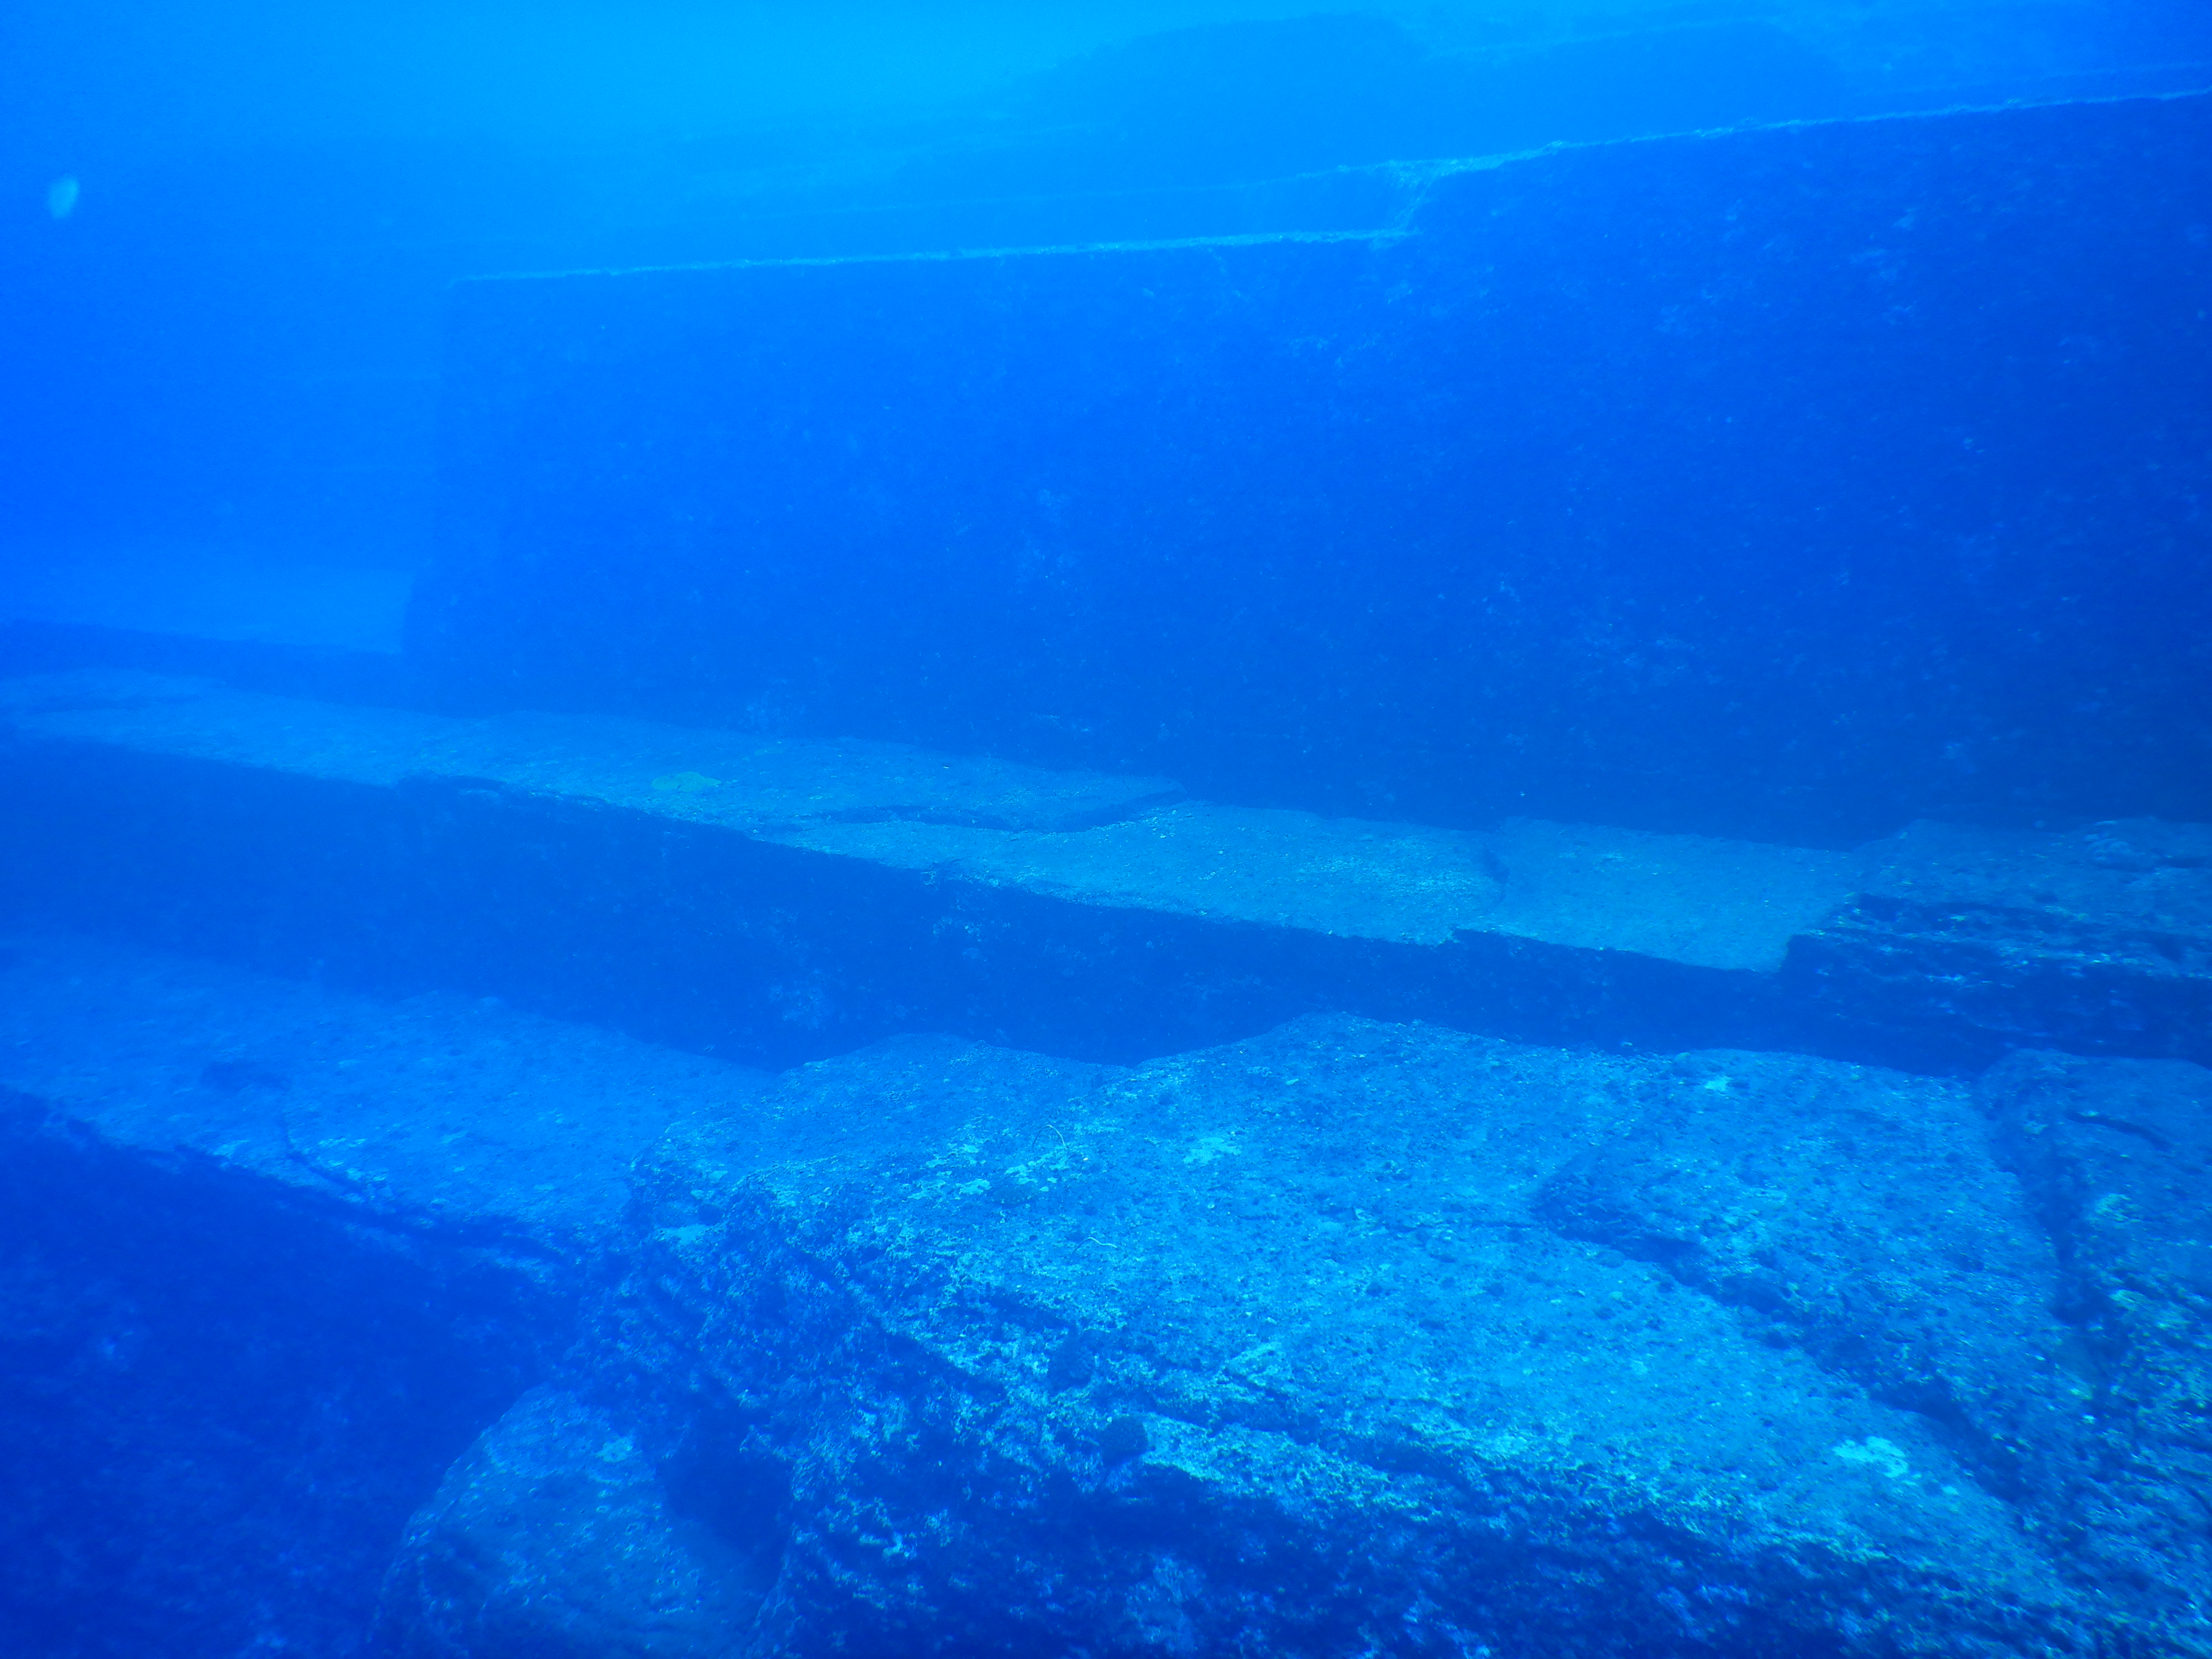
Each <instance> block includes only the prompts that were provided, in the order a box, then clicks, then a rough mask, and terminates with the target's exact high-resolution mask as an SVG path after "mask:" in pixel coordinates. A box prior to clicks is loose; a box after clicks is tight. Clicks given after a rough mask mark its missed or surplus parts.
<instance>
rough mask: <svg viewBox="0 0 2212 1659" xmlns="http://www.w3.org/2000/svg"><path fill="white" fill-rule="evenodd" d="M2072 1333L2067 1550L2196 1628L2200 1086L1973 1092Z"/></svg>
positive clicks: (2203, 1329) (2209, 1129) (2208, 1562)
mask: <svg viewBox="0 0 2212 1659" xmlns="http://www.w3.org/2000/svg"><path fill="white" fill-rule="evenodd" d="M1981 1095H1982V1098H1983V1100H1984V1104H1985V1105H1986V1106H1987V1107H1988V1108H1989V1109H1990V1111H1991V1112H1992V1113H1993V1114H1994V1115H1995V1121H1996V1127H1997V1133H1998V1145H1999V1146H2000V1149H2001V1150H2002V1153H2003V1155H2004V1157H2005V1158H2006V1160H2007V1162H2008V1164H2010V1165H2011V1166H2012V1167H2013V1168H2014V1169H2015V1170H2018V1171H2019V1173H2020V1176H2021V1182H2022V1183H2023V1185H2024V1187H2025V1188H2026V1190H2027V1196H2028V1199H2029V1200H2030V1202H2031V1203H2032V1204H2033V1206H2034V1207H2035V1210H2036V1212H2037V1214H2038V1216H2039V1218H2040V1220H2041V1222H2042V1224H2043V1225H2044V1227H2045V1230H2046V1231H2048V1233H2049V1235H2050V1237H2051V1241H2052V1243H2053V1244H2054V1246H2055V1247H2056V1249H2057V1256H2058V1261H2059V1264H2060V1285H2059V1293H2058V1296H2057V1303H2056V1305H2057V1310H2058V1312H2059V1313H2060V1315H2061V1316H2063V1318H2065V1319H2066V1320H2067V1321H2069V1323H2070V1324H2071V1325H2072V1326H2073V1327H2074V1328H2075V1330H2077V1331H2078V1332H2079V1333H2080V1336H2081V1343H2080V1349H2079V1352H2081V1355H2082V1358H2083V1359H2084V1360H2085V1361H2086V1364H2085V1365H2084V1370H2085V1372H2086V1377H2085V1381H2086V1383H2087V1389H2086V1390H2085V1392H2086V1393H2087V1399H2086V1400H2085V1401H2084V1402H2083V1403H2084V1407H2085V1418H2084V1421H2085V1425H2088V1426H2090V1427H2092V1428H2093V1444H2094V1446H2095V1449H2096V1450H2097V1452H2098V1454H2099V1455H2098V1458H2097V1462H2096V1465H2095V1467H2094V1468H2093V1470H2092V1471H2091V1472H2090V1474H2091V1479H2090V1480H2089V1481H2088V1482H2087V1483H2085V1486H2084V1488H2083V1490H2082V1492H2081V1494H2080V1498H2081V1507H2082V1509H2083V1510H2084V1523H2085V1525H2086V1526H2087V1527H2088V1528H2091V1531H2090V1534H2089V1535H2088V1536H2087V1538H2085V1539H2084V1541H2083V1547H2084V1548H2085V1549H2086V1550H2088V1551H2090V1552H2092V1553H2093V1555H2094V1556H2095V1558H2096V1559H2097V1560H2098V1561H2099V1563H2100V1567H2101V1569H2102V1570H2103V1571H2104V1572H2105V1573H2106V1574H2107V1575H2108V1576H2109V1577H2112V1578H2113V1579H2114V1580H2117V1581H2118V1582H2122V1583H2126V1582H2129V1581H2136V1582H2139V1583H2142V1584H2143V1585H2145V1586H2146V1587H2148V1588H2150V1589H2156V1590H2159V1591H2162V1592H2164V1593H2165V1594H2166V1595H2171V1596H2174V1597H2177V1598H2179V1599H2180V1600H2182V1601H2184V1602H2185V1605H2186V1606H2188V1607H2190V1608H2191V1609H2192V1610H2193V1611H2194V1612H2195V1614H2196V1617H2197V1620H2198V1621H2199V1622H2200V1623H2202V1622H2203V1620H2205V1619H2206V1618H2207V1616H2208V1613H2212V1428H2208V1424H2212V1073H2207V1072H2206V1071H2204V1070H2203V1069H2202V1068H2200V1067H2197V1066H2180V1065H2172V1064H2167V1065H2160V1064H2156V1063H2153V1062H2146V1061H2128V1060H2080V1059H2076V1058H2074V1057H2071V1056H2067V1055H2059V1054H2027V1053H2024V1054H2015V1055H2014V1056H2013V1057H2012V1058H2010V1059H2009V1060H2006V1061H2005V1062H2004V1063H2003V1064H2002V1065H2000V1066H1997V1067H1996V1069H1994V1070H1993V1071H1991V1072H1990V1073H1989V1075H1988V1076H1987V1077H1985V1078H1984V1079H1983V1080H1982V1084H1981Z"/></svg>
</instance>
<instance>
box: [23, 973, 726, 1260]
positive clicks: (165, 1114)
mask: <svg viewBox="0 0 2212 1659" xmlns="http://www.w3.org/2000/svg"><path fill="white" fill-rule="evenodd" d="M760 1080H761V1079H760V1074H759V1073H755V1072H751V1071H749V1070H747V1069H745V1068H744V1067H741V1066H732V1065H731V1064H730V1063H728V1062H727V1061H725V1060H713V1059H709V1058H707V1057H706V1056H703V1055H699V1054H686V1053H683V1052H680V1051H678V1050H673V1049H668V1048H656V1047H653V1046H652V1045H650V1044H647V1043H642V1042H636V1041H635V1040H633V1039H631V1038H629V1037H624V1036H620V1035H618V1034H617V1033H615V1032H611V1031H602V1030H593V1029H592V1028H590V1027H586V1026H578V1025H573V1024H562V1023H560V1022H557V1021H553V1020H549V1019H545V1018H540V1017H538V1016H537V1015H533V1014H530V1013H527V1012H523V1011H521V1010H519V1009H514V1008H510V1007H507V1006H503V1005H501V1004H500V1003H499V1002H498V1001H497V1000H495V999H494V1000H477V999H473V998H464V997H459V996H455V995H453V994H437V993H432V994H424V995H422V996H417V997H411V998H409V999H406V1000H402V1001H399V1002H396V1003H395V1002H388V1001H382V1000H370V999H366V998H362V997H358V996H351V995H348V994H344V993H342V992H338V991H334V990H330V989H326V988H324V987H313V986H307V985H302V984H299V983H296V982H294V981H286V980H281V979H276V978H271V977H270V976H269V975H262V974H255V973H252V972H247V971H243V970H240V969H235V968H228V967H224V966H222V965H220V964H216V963H207V962H204V961H198V960H193V959H189V958H184V957H172V956H168V955H166V954H162V953H159V952H155V951H139V950H134V949H131V948H129V947H125V946H118V945H112V944H107V943H102V942H95V941H91V940H87V939H71V938H68V937H65V936H54V935H20V936H14V937H9V936H5V935H0V1088H7V1089H10V1090H14V1091H17V1092H18V1093H19V1094H20V1095H21V1096H22V1097H26V1098H35V1099H37V1100H39V1101H40V1102H43V1103H45V1104H46V1108H47V1109H50V1110H51V1111H52V1112H54V1113H56V1114H58V1115H59V1116H60V1117H61V1118H63V1119H65V1120H66V1121H68V1122H70V1123H71V1124H74V1125H76V1126H78V1127H81V1128H82V1130H84V1131H86V1132H87V1133H92V1134H94V1135H96V1136H97V1137H99V1138H100V1139H101V1140H102V1141H103V1142H105V1143H106V1144H108V1145H110V1146H116V1147H121V1148H131V1149H135V1150H136V1151H137V1152H142V1153H143V1154H145V1155H147V1156H149V1157H155V1158H167V1159H185V1160H188V1161H204V1162H206V1163H208V1164H210V1165H212V1166H215V1167H216V1168H219V1169H220V1170H222V1171H224V1172H226V1173H227V1174H228V1175H230V1176H252V1177H254V1178H257V1179H260V1180H264V1181H268V1182H273V1183H275V1184H276V1186H277V1187H279V1188H285V1189H289V1190H291V1191H293V1192H295V1193H296V1194H299V1195H301V1197H303V1198H305V1199H308V1200H325V1201H328V1202H329V1203H331V1204H333V1205H335V1206H338V1207H339V1208H340V1209H342V1210H343V1212H346V1213H348V1214H349V1215H352V1216H355V1217H356V1218H362V1219H363V1220H366V1221H373V1222H374V1224H375V1225H381V1226H386V1227H388V1228H392V1229H396V1230H399V1231H408V1230H415V1231H422V1232H425V1233H428V1234H435V1235H438V1236H441V1237H445V1238H446V1239H447V1241H448V1243H459V1242H460V1241H470V1242H472V1243H475V1244H477V1245H480V1246H483V1248H485V1249H488V1250H489V1252H490V1254H491V1255H492V1257H493V1258H495V1260H497V1261H501V1263H502V1264H504V1265H508V1266H512V1267H517V1268H519V1269H520V1270H522V1271H525V1272H527V1273H533V1274H542V1273H553V1274H555V1275H556V1277H557V1276H559V1275H560V1274H562V1273H568V1272H572V1271H573V1269H574V1263H575V1262H576V1261H577V1260H579V1259H580V1257H581V1256H582V1255H584V1254H585V1253H586V1251H587V1250H588V1249H591V1248H592V1246H594V1245H595V1244H598V1243H603V1242H604V1241H603V1235H604V1234H605V1231H606V1230H607V1229H608V1228H610V1227H611V1226H612V1225H614V1224H615V1223H616V1221H617V1219H618V1218H619V1217H620V1215H621V1212H622V1208H623V1204H624V1202H625V1201H626V1200H627V1196H628V1191H629V1188H628V1185H627V1182H626V1178H625V1174H624V1171H625V1170H626V1169H627V1167H628V1165H629V1162H630V1160H631V1159H632V1158H635V1157H636V1156H637V1155H638V1154H639V1153H640V1152H641V1151H643V1150H644V1149H645V1148H647V1147H648V1146H652V1145H653V1143H654V1142H656V1141H657V1140H658V1139H659V1138H660V1137H661V1136H662V1135H663V1134H664V1133H665V1132H666V1131H667V1128H668V1127H669V1125H670V1124H671V1122H672V1121H674V1120H675V1118H676V1117H678V1115H683V1114H685V1113H696V1112H701V1111H708V1112H713V1111H732V1110H737V1109H741V1108H742V1107H743V1106H744V1103H746V1102H747V1101H749V1100H750V1097H752V1095H753V1094H754V1093H755V1092H756V1091H757V1089H758V1088H759V1086H760Z"/></svg>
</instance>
